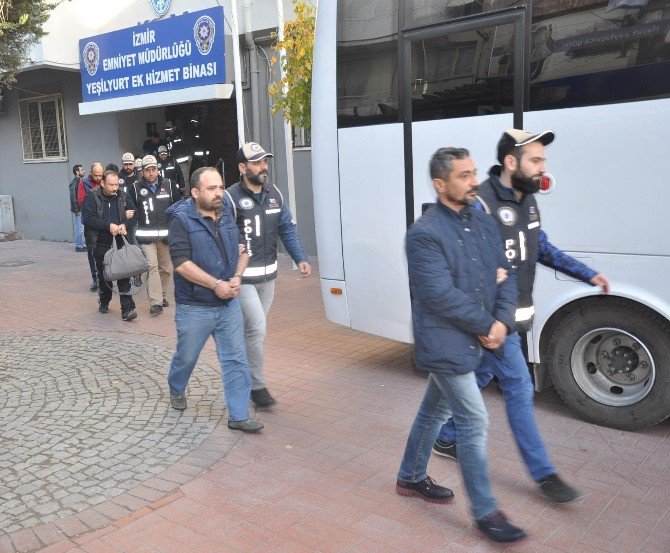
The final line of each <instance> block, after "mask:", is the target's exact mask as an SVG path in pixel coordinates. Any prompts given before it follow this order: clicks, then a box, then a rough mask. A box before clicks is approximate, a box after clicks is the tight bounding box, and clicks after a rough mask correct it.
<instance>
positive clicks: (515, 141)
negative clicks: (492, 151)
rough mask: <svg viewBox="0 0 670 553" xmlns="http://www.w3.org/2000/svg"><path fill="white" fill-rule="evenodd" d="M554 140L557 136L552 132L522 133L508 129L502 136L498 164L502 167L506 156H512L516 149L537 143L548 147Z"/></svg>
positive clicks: (499, 142)
mask: <svg viewBox="0 0 670 553" xmlns="http://www.w3.org/2000/svg"><path fill="white" fill-rule="evenodd" d="M554 138H555V136H554V133H553V132H552V131H544V132H541V133H532V132H528V131H522V130H521V129H508V130H506V131H505V132H504V133H503V134H502V136H501V137H500V140H499V141H498V162H499V163H500V164H501V165H502V164H503V160H504V159H505V156H506V155H508V154H510V153H511V152H512V151H513V150H514V148H518V147H519V146H525V145H526V144H530V143H531V142H535V141H537V142H540V143H541V144H542V145H544V146H547V145H548V144H551V143H552V142H553V141H554Z"/></svg>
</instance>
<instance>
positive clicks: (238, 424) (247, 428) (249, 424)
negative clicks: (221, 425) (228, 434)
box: [228, 419, 263, 432]
mask: <svg viewBox="0 0 670 553" xmlns="http://www.w3.org/2000/svg"><path fill="white" fill-rule="evenodd" d="M228 428H230V429H231V430H241V431H242V432H258V431H259V430H261V429H262V428H263V423H261V422H258V421H256V420H254V419H244V420H242V421H231V420H229V421H228Z"/></svg>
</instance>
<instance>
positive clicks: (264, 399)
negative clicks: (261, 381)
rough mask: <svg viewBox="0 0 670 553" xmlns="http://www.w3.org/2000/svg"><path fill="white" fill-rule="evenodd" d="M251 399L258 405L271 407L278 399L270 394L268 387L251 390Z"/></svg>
mask: <svg viewBox="0 0 670 553" xmlns="http://www.w3.org/2000/svg"><path fill="white" fill-rule="evenodd" d="M251 401H253V402H254V403H255V404H256V405H257V406H258V407H270V405H274V404H275V403H277V400H276V399H275V398H273V397H272V396H271V395H270V392H268V389H267V388H261V389H260V390H251Z"/></svg>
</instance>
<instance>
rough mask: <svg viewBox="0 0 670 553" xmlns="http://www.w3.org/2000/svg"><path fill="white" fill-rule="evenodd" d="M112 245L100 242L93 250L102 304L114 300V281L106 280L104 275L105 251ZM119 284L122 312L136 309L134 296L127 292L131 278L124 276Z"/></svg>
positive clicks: (107, 303)
mask: <svg viewBox="0 0 670 553" xmlns="http://www.w3.org/2000/svg"><path fill="white" fill-rule="evenodd" d="M111 247H112V245H111V244H102V245H100V244H98V245H97V246H96V247H95V249H94V250H93V257H94V258H95V267H96V269H97V271H98V298H99V299H100V305H109V302H110V301H112V283H111V282H108V281H106V280H105V279H104V278H103V276H102V275H103V268H104V262H103V260H104V258H105V253H106V252H107V250H109V248H111ZM117 284H118V286H119V292H120V295H119V298H121V313H126V312H127V311H130V310H131V309H135V301H134V300H133V297H132V296H128V295H126V294H125V293H127V292H130V279H128V278H122V279H121V280H119V281H117Z"/></svg>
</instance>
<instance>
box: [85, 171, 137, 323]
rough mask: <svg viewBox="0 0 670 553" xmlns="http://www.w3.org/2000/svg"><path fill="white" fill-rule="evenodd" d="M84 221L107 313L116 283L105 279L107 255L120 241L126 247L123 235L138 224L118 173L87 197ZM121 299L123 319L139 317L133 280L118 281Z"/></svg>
mask: <svg viewBox="0 0 670 553" xmlns="http://www.w3.org/2000/svg"><path fill="white" fill-rule="evenodd" d="M81 211H82V218H83V220H84V225H85V226H86V228H87V230H89V232H90V233H92V237H91V239H90V244H91V246H92V249H93V257H94V258H95V265H96V269H97V271H98V282H99V291H98V303H99V307H98V311H99V312H100V313H107V312H108V311H109V302H110V301H111V300H112V283H111V282H109V281H105V280H104V278H103V269H104V257H105V253H106V252H107V251H108V250H109V249H110V248H111V247H112V242H113V241H114V240H116V244H117V246H118V247H121V246H123V242H122V240H121V236H125V235H126V234H127V232H128V228H129V227H131V226H132V225H134V224H135V217H134V216H135V205H134V203H133V201H132V199H131V198H129V197H128V196H127V195H126V194H125V193H124V192H123V191H121V190H119V175H118V173H116V171H112V170H108V171H105V173H104V175H103V177H102V184H101V185H100V186H99V187H97V188H94V189H93V190H91V192H89V193H88V194H86V198H84V203H83V205H82V208H81ZM117 284H118V287H119V294H120V295H119V298H120V300H121V318H122V319H123V320H124V321H132V320H133V319H134V318H136V317H137V312H136V311H135V302H134V301H133V297H132V296H131V295H129V294H128V292H130V280H129V279H127V278H124V279H121V280H119V281H118V282H117Z"/></svg>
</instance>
